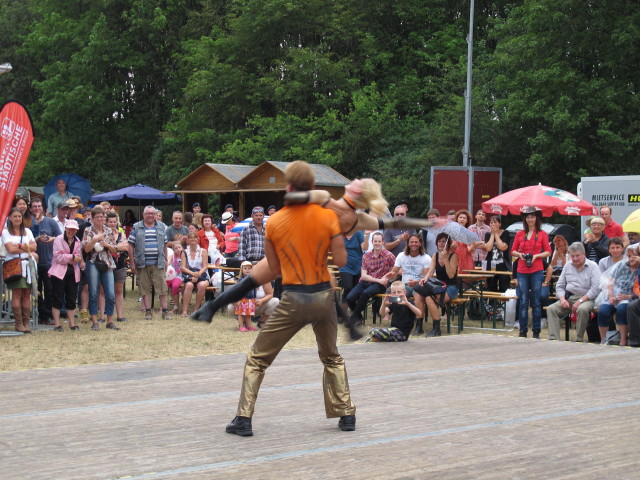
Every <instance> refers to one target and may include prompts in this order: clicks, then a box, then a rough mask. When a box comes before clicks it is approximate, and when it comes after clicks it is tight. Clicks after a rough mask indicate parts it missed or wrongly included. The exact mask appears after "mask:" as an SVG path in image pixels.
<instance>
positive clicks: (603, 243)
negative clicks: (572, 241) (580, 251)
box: [584, 217, 609, 263]
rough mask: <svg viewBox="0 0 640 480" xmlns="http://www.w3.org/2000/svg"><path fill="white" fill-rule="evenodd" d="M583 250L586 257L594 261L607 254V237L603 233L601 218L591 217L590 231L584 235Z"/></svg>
mask: <svg viewBox="0 0 640 480" xmlns="http://www.w3.org/2000/svg"><path fill="white" fill-rule="evenodd" d="M584 250H585V252H586V255H587V258H588V259H589V260H591V261H593V262H596V263H598V262H599V261H600V260H602V259H603V258H604V257H606V256H607V255H609V237H607V236H606V235H605V234H604V220H603V219H602V218H600V217H593V218H592V219H591V232H590V233H587V234H586V235H585V241H584Z"/></svg>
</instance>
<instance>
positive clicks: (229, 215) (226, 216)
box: [221, 212, 233, 225]
mask: <svg viewBox="0 0 640 480" xmlns="http://www.w3.org/2000/svg"><path fill="white" fill-rule="evenodd" d="M232 218H233V213H231V212H224V213H223V214H222V222H221V223H222V224H223V225H224V224H225V223H227V222H228V221H229V220H231V219H232Z"/></svg>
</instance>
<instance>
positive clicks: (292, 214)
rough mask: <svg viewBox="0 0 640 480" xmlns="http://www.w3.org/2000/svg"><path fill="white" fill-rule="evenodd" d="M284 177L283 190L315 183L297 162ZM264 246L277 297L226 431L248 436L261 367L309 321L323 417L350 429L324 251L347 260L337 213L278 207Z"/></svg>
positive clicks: (306, 187) (352, 421) (344, 375)
mask: <svg viewBox="0 0 640 480" xmlns="http://www.w3.org/2000/svg"><path fill="white" fill-rule="evenodd" d="M285 178H286V180H287V190H288V191H292V190H296V191H300V190H302V191H305V190H310V189H312V188H313V186H314V183H315V176H314V173H313V170H312V169H311V167H310V166H309V164H308V163H306V162H302V161H296V162H292V163H291V164H289V165H288V166H287V168H286V169H285ZM264 246H265V254H266V258H267V262H268V263H269V268H270V269H271V270H272V271H273V272H275V273H277V274H279V275H282V300H281V301H280V304H279V305H278V307H277V308H276V311H275V312H274V314H273V315H272V317H271V318H270V319H269V321H268V322H267V324H266V325H265V326H264V327H263V328H262V330H260V333H259V334H258V337H257V338H256V341H255V343H254V344H253V346H252V347H251V351H250V352H249V354H248V355H247V361H246V364H245V368H244V378H243V381H242V391H241V393H240V401H239V403H238V410H237V413H236V417H235V418H234V419H233V420H232V421H231V423H229V424H228V425H227V428H226V431H227V433H233V434H235V435H240V436H251V435H253V429H252V426H251V417H252V416H253V411H254V406H255V402H256V399H257V397H258V391H259V389H260V385H261V383H262V379H263V377H264V373H265V370H266V369H267V368H268V367H269V366H270V365H271V363H272V362H273V361H274V360H275V358H276V356H277V355H278V353H279V352H280V350H281V349H282V348H283V347H284V346H285V345H286V343H287V342H288V341H289V340H290V339H291V338H292V337H293V336H294V335H295V334H296V333H297V332H298V331H299V330H300V329H302V328H303V327H304V326H305V325H307V324H308V323H311V325H312V326H313V331H314V333H315V335H316V342H317V343H318V355H319V356H320V360H321V361H322V363H323V365H324V376H323V389H324V402H325V411H326V415H327V418H336V417H340V421H339V423H338V427H339V428H340V429H341V430H343V431H353V430H355V429H356V417H355V413H356V407H355V405H354V404H353V403H352V402H351V395H350V393H349V383H348V380H347V371H346V368H345V365H344V360H343V359H342V357H341V356H340V354H339V353H338V348H337V347H336V339H337V331H338V322H337V318H336V308H335V297H334V294H333V289H332V288H331V284H330V282H329V271H328V268H327V263H328V252H329V250H331V253H332V255H333V262H334V263H335V264H336V265H338V266H343V265H344V264H345V263H346V261H347V252H346V249H345V247H344V242H343V239H342V235H341V230H340V226H339V223H338V217H337V216H336V214H335V212H333V211H332V210H329V209H324V208H322V207H321V206H319V205H315V204H308V205H293V206H287V207H284V208H283V209H282V210H280V211H278V212H276V213H275V214H274V215H273V216H272V217H270V218H269V221H268V222H267V226H266V234H265V244H264Z"/></svg>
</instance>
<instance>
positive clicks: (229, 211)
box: [218, 203, 238, 232]
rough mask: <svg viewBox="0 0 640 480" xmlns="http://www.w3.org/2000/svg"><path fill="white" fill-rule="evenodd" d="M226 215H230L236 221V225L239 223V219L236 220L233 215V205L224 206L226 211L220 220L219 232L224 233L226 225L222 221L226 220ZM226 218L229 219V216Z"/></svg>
mask: <svg viewBox="0 0 640 480" xmlns="http://www.w3.org/2000/svg"><path fill="white" fill-rule="evenodd" d="M225 213H230V214H231V217H232V218H233V220H234V223H236V222H237V221H238V219H237V218H236V216H235V215H234V214H233V205H231V204H230V203H227V204H226V205H225V206H224V211H223V212H222V215H220V218H219V219H218V230H220V231H221V232H222V231H224V225H225V224H224V223H223V221H222V220H224V218H225ZM226 218H229V217H228V216H227V217H226Z"/></svg>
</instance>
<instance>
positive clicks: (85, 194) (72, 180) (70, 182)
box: [44, 173, 91, 205]
mask: <svg viewBox="0 0 640 480" xmlns="http://www.w3.org/2000/svg"><path fill="white" fill-rule="evenodd" d="M59 179H62V180H64V181H65V182H67V191H69V192H71V193H72V194H73V195H77V196H79V197H80V200H82V203H84V204H86V203H87V202H88V201H89V197H91V184H90V183H89V180H87V179H86V178H84V177H81V176H80V175H77V174H75V173H63V174H62V175H56V176H55V177H53V178H52V179H51V180H49V183H47V184H46V185H45V187H44V201H45V205H46V202H47V201H48V200H49V197H50V196H51V195H52V194H54V193H56V192H57V191H58V189H57V188H56V182H57V181H58V180H59Z"/></svg>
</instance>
